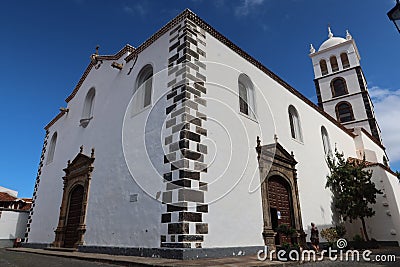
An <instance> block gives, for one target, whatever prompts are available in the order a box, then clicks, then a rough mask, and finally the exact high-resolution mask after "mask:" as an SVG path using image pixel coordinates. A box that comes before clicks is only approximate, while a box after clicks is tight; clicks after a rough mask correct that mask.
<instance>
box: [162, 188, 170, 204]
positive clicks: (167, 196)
mask: <svg viewBox="0 0 400 267" xmlns="http://www.w3.org/2000/svg"><path fill="white" fill-rule="evenodd" d="M162 202H163V203H171V202H172V191H167V192H163V193H162Z"/></svg>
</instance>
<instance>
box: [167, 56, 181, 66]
mask: <svg viewBox="0 0 400 267" xmlns="http://www.w3.org/2000/svg"><path fill="white" fill-rule="evenodd" d="M178 58H179V54H175V55H173V56H172V57H170V58H169V59H168V64H171V63H173V62H174V61H175V60H177V59H178Z"/></svg>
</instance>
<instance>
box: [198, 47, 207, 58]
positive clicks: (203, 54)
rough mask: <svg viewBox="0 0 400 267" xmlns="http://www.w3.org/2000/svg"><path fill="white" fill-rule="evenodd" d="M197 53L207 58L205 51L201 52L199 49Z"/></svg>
mask: <svg viewBox="0 0 400 267" xmlns="http://www.w3.org/2000/svg"><path fill="white" fill-rule="evenodd" d="M197 53H199V55H201V56H203V57H206V52H204V51H203V50H201V49H200V48H198V47H197Z"/></svg>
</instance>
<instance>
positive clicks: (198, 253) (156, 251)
mask: <svg viewBox="0 0 400 267" xmlns="http://www.w3.org/2000/svg"><path fill="white" fill-rule="evenodd" d="M263 249H264V247H263V246H252V247H228V248H182V249H179V248H134V247H107V246H79V247H78V251H79V252H87V253H103V254H111V255H126V256H139V257H152V258H168V259H180V260H194V259H200V258H224V257H236V256H237V257H240V256H245V255H256V254H257V252H258V251H259V250H263Z"/></svg>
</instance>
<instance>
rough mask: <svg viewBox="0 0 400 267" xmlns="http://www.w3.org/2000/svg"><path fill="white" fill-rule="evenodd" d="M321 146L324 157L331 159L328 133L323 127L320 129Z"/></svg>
mask: <svg viewBox="0 0 400 267" xmlns="http://www.w3.org/2000/svg"><path fill="white" fill-rule="evenodd" d="M321 137H322V144H323V146H324V152H325V156H329V157H332V149H331V142H330V141H329V135H328V131H327V130H326V128H325V127H324V126H322V127H321Z"/></svg>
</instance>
